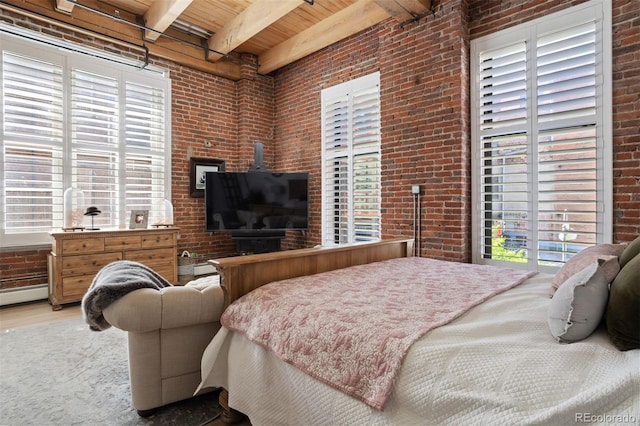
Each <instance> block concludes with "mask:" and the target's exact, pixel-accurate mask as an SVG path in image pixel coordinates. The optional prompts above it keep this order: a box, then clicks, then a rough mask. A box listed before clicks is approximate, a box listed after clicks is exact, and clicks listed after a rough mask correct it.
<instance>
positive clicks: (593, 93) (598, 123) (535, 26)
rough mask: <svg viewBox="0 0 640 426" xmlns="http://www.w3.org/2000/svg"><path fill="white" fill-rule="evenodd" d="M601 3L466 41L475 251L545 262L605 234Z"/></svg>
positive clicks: (607, 135)
mask: <svg viewBox="0 0 640 426" xmlns="http://www.w3.org/2000/svg"><path fill="white" fill-rule="evenodd" d="M609 3H610V2H606V1H599V0H596V1H592V2H589V3H585V4H583V5H580V6H577V7H574V8H571V9H568V10H566V11H563V12H559V13H556V14H553V15H550V16H548V17H545V18H541V19H538V20H535V21H532V22H529V23H525V24H522V25H519V26H517V27H514V28H512V29H508V30H505V31H501V32H499V33H497V34H494V35H491V36H487V37H483V38H481V39H478V40H474V41H473V42H472V44H471V55H472V56H471V58H472V70H473V72H472V75H476V79H475V80H472V140H473V147H474V160H473V169H474V174H473V176H474V179H475V184H474V186H473V189H474V192H473V197H474V205H475V206H477V209H476V210H475V211H474V217H473V225H474V227H473V238H474V261H476V262H479V263H491V262H508V263H510V264H512V265H513V264H514V263H522V264H526V266H527V267H528V268H529V269H541V270H544V269H546V268H547V267H555V266H560V265H562V263H563V262H565V261H566V260H567V259H568V258H570V257H571V256H572V255H574V254H575V253H577V252H579V251H580V250H582V249H584V248H585V247H588V246H591V245H594V244H597V243H602V242H606V241H609V240H610V239H611V227H612V214H611V209H612V202H611V199H610V194H611V190H610V189H611V185H612V183H611V173H612V157H611V81H610V75H611V53H610V52H611V19H610V17H611V10H610V7H611V6H610V4H609ZM523 266H524V265H523ZM550 270H551V269H550Z"/></svg>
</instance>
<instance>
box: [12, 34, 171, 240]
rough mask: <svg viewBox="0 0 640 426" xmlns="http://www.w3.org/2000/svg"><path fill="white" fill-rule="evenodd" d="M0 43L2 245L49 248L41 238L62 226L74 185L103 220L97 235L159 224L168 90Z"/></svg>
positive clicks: (144, 77)
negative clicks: (131, 224) (135, 222)
mask: <svg viewBox="0 0 640 426" xmlns="http://www.w3.org/2000/svg"><path fill="white" fill-rule="evenodd" d="M0 40H1V41H2V48H3V49H2V54H3V56H2V75H1V77H2V88H3V91H2V100H3V103H2V105H3V108H2V123H3V127H2V131H3V137H2V151H1V152H2V160H3V169H2V173H1V174H0V175H1V180H0V190H1V191H2V193H3V194H4V197H1V200H2V202H3V203H4V205H3V206H2V207H3V212H5V214H4V216H2V217H0V219H2V221H1V223H2V227H1V228H0V236H2V243H1V245H3V246H10V245H26V244H29V243H34V244H35V243H41V244H42V243H48V242H49V238H48V232H49V231H51V230H53V229H56V228H60V227H62V225H63V224H62V221H63V218H62V210H63V206H62V201H63V192H64V189H65V188H67V187H69V186H72V185H73V186H75V187H78V188H80V189H81V190H82V191H83V193H84V198H85V204H86V206H85V207H87V206H96V207H98V209H100V210H101V211H102V214H101V215H99V216H96V217H95V218H94V221H95V225H96V226H100V227H125V226H126V225H127V224H128V221H129V217H128V214H129V212H130V211H131V210H133V209H136V210H139V209H143V210H149V211H150V223H153V218H154V217H160V216H162V214H163V213H164V212H163V206H162V201H163V199H165V198H169V197H170V195H169V194H170V176H169V173H168V168H169V165H170V161H169V159H170V154H171V151H170V141H169V139H168V137H169V131H168V125H169V124H168V123H170V116H169V111H170V108H169V94H170V92H169V91H170V84H169V80H168V79H166V78H164V77H160V76H158V75H155V74H153V75H152V74H150V73H146V72H141V71H139V70H130V69H129V68H125V67H117V66H112V65H111V64H106V63H104V62H103V61H99V60H95V59H87V58H85V57H80V56H77V55H72V54H67V53H64V52H62V53H61V52H59V51H57V50H54V51H52V52H49V51H48V49H46V48H34V47H33V45H32V44H29V43H24V42H17V41H14V40H9V39H4V38H3V39H0ZM41 58H49V59H50V61H49V62H47V61H45V60H44V59H41ZM87 224H88V222H87Z"/></svg>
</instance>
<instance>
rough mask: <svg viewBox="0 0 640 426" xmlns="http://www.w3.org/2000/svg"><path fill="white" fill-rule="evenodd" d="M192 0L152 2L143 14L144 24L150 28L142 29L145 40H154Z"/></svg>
mask: <svg viewBox="0 0 640 426" xmlns="http://www.w3.org/2000/svg"><path fill="white" fill-rule="evenodd" d="M192 2H193V0H163V1H156V2H154V3H153V4H152V5H151V7H149V10H147V13H145V14H144V26H145V27H147V28H151V30H154V31H151V30H145V31H144V39H145V40H146V41H156V40H157V39H158V37H160V35H161V33H163V32H164V31H165V30H166V29H167V28H169V26H170V25H171V24H172V23H173V21H175V20H176V19H177V18H178V16H180V15H181V14H182V12H184V11H185V9H186V8H187V7H189V5H190V4H191V3H192Z"/></svg>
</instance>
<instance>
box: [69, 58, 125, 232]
mask: <svg viewBox="0 0 640 426" xmlns="http://www.w3.org/2000/svg"><path fill="white" fill-rule="evenodd" d="M118 95H119V81H118V78H117V77H115V76H114V77H108V76H103V75H100V74H97V73H94V72H88V71H85V70H80V69H75V70H73V71H72V72H71V128H72V131H71V143H72V151H71V152H72V156H73V163H72V164H73V167H72V182H73V183H74V184H75V186H77V187H78V188H79V189H81V190H82V191H83V192H84V198H85V203H86V205H87V206H95V207H97V208H98V209H99V210H100V211H101V212H102V214H100V215H99V216H96V217H95V218H94V222H95V225H99V226H100V227H104V226H108V225H109V224H112V223H118V209H117V194H118V180H119V176H118V170H119V167H118V166H119V162H118V159H119V155H120V146H119V145H120V144H119V135H120V120H119V106H118V105H119V102H118V101H119V98H118Z"/></svg>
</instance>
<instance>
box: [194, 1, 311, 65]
mask: <svg viewBox="0 0 640 426" xmlns="http://www.w3.org/2000/svg"><path fill="white" fill-rule="evenodd" d="M303 3H305V1H304V0H287V1H277V2H274V1H273V0H256V1H255V2H254V3H253V4H252V5H251V6H249V7H247V8H246V9H245V10H243V11H242V13H240V14H238V15H237V16H236V17H235V18H233V19H232V20H231V21H229V22H228V23H227V24H225V26H224V27H223V28H221V29H220V30H219V31H218V32H216V33H215V34H214V35H213V36H211V38H209V41H208V42H207V46H208V47H209V54H208V56H207V59H208V60H210V61H217V60H218V59H220V58H222V57H223V56H224V54H226V53H229V52H231V51H232V50H233V49H235V48H236V47H238V46H240V45H241V44H242V43H244V42H246V41H247V40H249V39H250V38H252V37H253V36H255V35H256V34H258V33H259V32H260V31H262V30H264V29H265V28H267V27H268V26H270V25H271V24H273V23H274V22H276V21H277V20H279V19H280V18H282V17H283V16H285V15H286V14H288V13H289V12H291V11H292V10H294V9H296V8H297V7H298V6H300V5H301V4H303Z"/></svg>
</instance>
